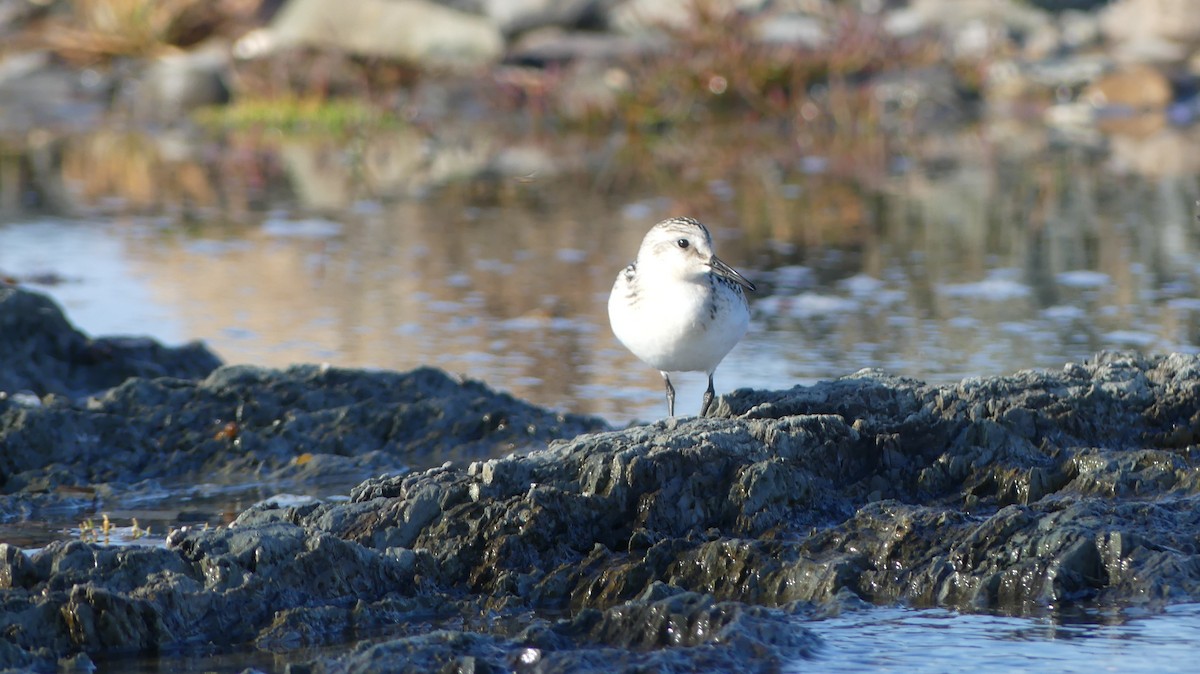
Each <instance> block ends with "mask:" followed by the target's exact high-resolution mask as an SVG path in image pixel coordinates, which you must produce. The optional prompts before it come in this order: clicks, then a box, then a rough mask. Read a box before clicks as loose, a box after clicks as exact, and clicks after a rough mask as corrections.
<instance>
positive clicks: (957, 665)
mask: <svg viewBox="0 0 1200 674" xmlns="http://www.w3.org/2000/svg"><path fill="white" fill-rule="evenodd" d="M805 626H806V627H808V628H809V629H812V630H813V631H814V632H816V633H817V634H818V635H819V636H820V637H821V638H822V640H823V646H822V648H821V649H820V650H818V651H817V654H816V657H815V659H814V660H815V662H814V661H812V660H810V661H801V662H797V663H796V664H795V666H794V668H792V669H791V670H790V671H797V672H799V671H822V672H833V673H838V672H864V671H870V672H905V673H906V674H907V673H909V672H962V671H970V672H973V674H1000V673H1001V672H1063V673H1075V672H1078V673H1079V674H1095V673H1096V672H1126V673H1131V674H1141V673H1146V674H1150V673H1151V672H1155V673H1158V672H1191V671H1194V670H1195V663H1194V662H1193V660H1194V658H1195V635H1196V634H1198V633H1200V604H1180V605H1177V606H1171V607H1167V608H1166V609H1165V610H1164V611H1163V612H1162V613H1159V614H1154V615H1148V616H1140V617H1131V616H1130V615H1086V616H1084V618H1083V620H1079V619H1071V620H1062V619H1049V618H1015V617H1007V616H994V615H977V614H966V615H964V614H958V613H954V612H952V611H946V610H942V609H924V610H911V609H872V610H866V611H860V612H854V613H849V614H844V615H841V616H838V617H836V618H829V619H826V620H820V621H815V622H808V623H805ZM814 665H816V666H815V667H814Z"/></svg>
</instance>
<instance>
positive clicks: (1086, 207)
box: [0, 121, 1200, 421]
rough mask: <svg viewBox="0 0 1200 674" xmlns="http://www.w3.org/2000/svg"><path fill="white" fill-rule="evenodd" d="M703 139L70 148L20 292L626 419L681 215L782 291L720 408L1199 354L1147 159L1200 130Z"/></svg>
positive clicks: (735, 134)
mask: <svg viewBox="0 0 1200 674" xmlns="http://www.w3.org/2000/svg"><path fill="white" fill-rule="evenodd" d="M701 134H702V135H701V136H699V137H695V138H687V139H685V138H679V137H671V136H668V137H664V138H658V139H646V138H642V139H637V138H624V139H616V140H614V139H606V140H604V141H596V140H594V139H593V140H588V139H577V138H572V137H568V138H566V139H562V140H556V139H553V138H537V137H533V138H525V139H522V140H521V141H520V142H510V143H504V142H501V141H500V140H498V139H496V138H485V139H474V140H472V139H471V138H470V137H464V136H455V135H453V134H443V135H441V136H438V137H437V138H434V137H432V136H430V135H428V134H421V133H418V132H416V131H414V130H412V129H406V130H401V131H396V132H389V134H388V135H387V136H385V137H382V138H379V139H375V138H372V139H369V140H368V139H361V138H359V139H349V140H346V141H339V142H334V141H328V140H326V141H316V140H311V139H308V140H294V141H293V140H282V139H271V140H270V142H266V141H264V140H263V139H261V138H260V139H257V140H254V141H251V140H247V139H245V138H239V137H229V138H222V139H208V140H205V139H194V138H191V139H189V138H182V137H170V138H168V137H153V138H151V137H142V136H137V135H136V134H132V135H131V134H130V133H129V132H122V133H120V134H117V133H115V132H110V131H99V132H97V133H95V134H91V135H82V136H77V137H69V138H61V139H57V140H56V141H54V142H53V143H49V144H43V145H41V146H39V147H38V148H37V149H31V150H29V151H28V153H27V154H26V155H25V156H26V159H25V160H24V161H27V162H29V163H36V164H38V165H39V166H45V167H49V168H47V169H46V170H45V171H43V172H42V173H39V174H37V175H38V176H40V177H37V178H36V179H32V178H31V179H30V184H29V186H27V188H24V189H16V190H15V192H14V190H13V189H9V190H6V192H5V194H8V195H10V197H8V198H7V200H6V201H5V204H4V208H3V213H4V214H5V218H4V223H3V224H0V271H2V272H4V273H7V274H10V275H15V276H17V277H18V278H25V279H32V280H36V278H35V277H36V276H37V275H40V274H45V273H47V272H50V273H52V274H56V275H57V276H59V277H61V278H62V279H63V280H64V282H62V283H59V284H56V285H52V286H47V287H45V289H46V290H48V291H49V292H50V293H51V294H54V295H56V296H58V297H59V298H60V299H62V300H63V301H64V302H65V303H66V304H67V305H68V308H69V310H70V311H71V315H72V318H73V319H75V320H76V321H78V322H79V323H80V324H81V325H82V327H84V328H85V329H87V330H89V331H91V332H94V333H116V332H124V333H129V332H148V333H150V334H153V335H155V336H158V337H160V338H163V339H165V340H167V341H171V342H178V341H182V340H184V339H190V338H201V339H204V340H206V341H208V342H209V343H210V344H211V345H212V346H213V347H214V348H215V349H216V350H217V351H218V353H220V354H221V355H222V357H223V358H225V359H226V360H227V361H230V362H250V363H257V364H262V365H271V366H283V365H287V364H289V363H293V362H310V361H326V362H331V363H335V364H338V365H344V366H363V367H379V368H391V369H407V368H411V367H415V366H418V365H425V364H432V365H437V366H440V367H443V368H446V369H447V370H450V371H453V372H459V373H462V374H464V375H466V376H469V377H472V378H477V379H482V380H484V381H486V382H488V383H489V384H491V385H493V386H494V387H496V388H500V389H505V390H508V391H511V392H513V393H514V394H516V395H518V396H521V397H525V398H528V399H530V400H533V401H535V402H537V403H540V404H544V405H550V406H553V407H557V408H560V409H569V410H575V411H581V412H591V413H597V414H601V415H604V416H606V417H608V418H610V419H612V420H614V421H625V420H629V419H632V418H639V417H640V418H656V417H659V416H661V415H662V413H663V409H662V407H663V403H662V400H661V393H660V390H659V387H660V385H661V383H660V380H659V378H658V376H657V374H656V373H654V372H653V371H651V370H650V369H649V368H647V367H646V366H644V365H642V364H640V363H638V362H637V361H635V360H634V359H633V358H632V356H630V355H629V354H628V353H626V352H625V351H624V350H623V349H621V348H620V347H619V345H618V344H617V343H616V342H615V340H614V338H613V337H612V336H611V333H610V332H609V329H608V325H607V317H606V314H605V298H606V296H607V293H608V290H609V288H610V286H611V283H612V279H613V277H614V276H615V274H616V271H617V270H619V269H620V268H621V267H623V266H624V265H625V264H627V263H628V262H629V261H630V260H631V259H632V257H633V255H634V253H635V251H636V250H637V246H638V243H639V242H640V240H641V237H642V235H643V234H644V232H645V230H646V229H647V228H648V227H649V226H650V224H652V223H653V222H655V221H657V220H658V219H661V218H664V217H667V216H669V215H674V214H679V213H691V214H695V215H698V216H700V217H702V218H703V219H704V220H706V221H707V222H708V223H709V224H710V226H711V227H712V229H713V230H714V235H715V236H716V237H718V238H719V239H721V240H720V242H719V245H720V248H721V249H722V251H724V257H726V258H727V259H729V260H730V261H731V262H732V263H734V264H735V265H736V266H738V267H739V268H742V269H745V270H747V273H748V275H749V276H750V277H751V278H753V279H754V280H755V281H756V282H760V285H761V287H762V290H761V291H760V292H759V293H757V294H756V296H755V297H754V298H752V302H753V308H754V312H755V319H754V325H753V326H752V328H751V333H750V335H748V336H747V338H746V339H745V340H743V342H742V344H741V345H739V347H738V348H737V349H735V351H734V352H733V353H732V354H731V355H730V356H729V357H728V358H727V359H726V361H725V362H724V364H723V365H722V367H721V369H720V370H719V371H718V376H717V380H718V381H717V384H718V389H719V390H720V391H727V390H731V389H733V388H736V387H741V386H756V387H770V388H785V387H789V386H792V385H795V384H797V383H809V382H812V381H814V380H816V379H819V378H826V377H833V376H839V375H842V374H846V373H849V372H853V371H855V370H858V369H860V368H863V367H882V368H884V369H887V370H890V371H893V372H896V373H899V374H904V375H910V376H914V377H918V378H921V379H925V380H929V381H947V380H954V379H958V378H961V377H964V376H975V375H983V374H993V373H1004V372H1009V371H1012V370H1014V369H1017V368H1023V367H1041V366H1047V367H1055V366H1059V365H1061V364H1062V363H1063V362H1065V361H1067V360H1077V359H1081V358H1085V357H1087V356H1088V355H1090V354H1091V353H1093V352H1094V351H1096V350H1098V349H1102V348H1139V349H1142V350H1146V351H1151V352H1160V351H1172V350H1184V351H1193V350H1195V349H1196V348H1197V346H1198V345H1200V301H1197V299H1196V287H1197V274H1198V273H1200V265H1198V264H1197V259H1196V255H1195V253H1196V245H1197V227H1196V221H1195V219H1194V216H1193V210H1194V207H1193V204H1194V202H1195V201H1196V199H1197V197H1198V196H1200V194H1198V192H1200V188H1198V186H1197V183H1196V181H1195V179H1194V177H1193V175H1192V173H1191V168H1193V167H1192V166H1191V164H1190V163H1188V162H1187V161H1185V160H1184V159H1182V157H1186V156H1200V153H1192V154H1191V155H1188V154H1187V152H1184V151H1183V150H1179V151H1177V152H1175V154H1176V155H1179V157H1181V159H1180V160H1179V161H1166V160H1164V161H1162V162H1153V161H1150V160H1148V159H1147V158H1146V154H1145V153H1147V152H1149V153H1158V152H1159V150H1161V149H1162V148H1163V147H1172V148H1184V149H1193V148H1195V146H1196V139H1195V137H1194V136H1195V132H1194V131H1181V130H1177V129H1159V130H1157V131H1156V132H1155V133H1154V134H1152V135H1150V136H1146V137H1135V136H1120V135H1114V136H1111V137H1110V139H1109V141H1108V143H1107V145H1087V146H1085V145H1078V144H1060V143H1059V140H1058V139H1057V138H1056V137H1054V136H1053V135H1052V134H1051V133H1050V132H1049V131H1047V130H1045V129H1042V128H1041V127H1030V126H1022V125H1016V124H1014V123H1012V122H1011V121H1004V122H996V123H986V124H982V125H976V126H967V127H963V128H959V129H956V130H948V131H947V132H946V133H944V134H941V135H938V136H933V137H927V138H922V139H920V141H921V142H916V141H914V140H912V139H905V141H904V142H900V141H899V140H896V139H890V140H889V139H881V138H871V139H868V140H867V141H866V142H864V143H862V144H860V145H857V146H849V147H847V146H844V145H838V144H832V143H831V144H829V145H828V146H824V147H821V146H816V145H812V144H811V142H810V141H809V140H805V141H802V140H800V139H798V140H796V142H795V143H780V142H779V137H778V135H777V133H776V132H774V131H772V130H770V129H735V130H729V129H726V130H720V129H718V130H715V131H712V130H710V131H706V132H701ZM1164 134H1167V135H1168V136H1169V138H1170V140H1169V141H1164V140H1163V135H1164ZM810 140H811V139H810ZM689 141H690V142H689ZM801 146H803V147H805V148H806V151H805V153H803V154H801V153H800V151H799V150H798V149H797V148H799V147H801ZM38 153H41V154H40V155H39V154H38ZM35 155H36V156H38V157H40V159H37V161H36V162H35V161H34V159H32V157H34V156H35ZM1172 156H1174V155H1172ZM559 157H562V159H561V160H559ZM54 167H57V168H56V169H55V168H54ZM464 175H469V176H474V177H473V178H471V179H460V178H461V176H464ZM28 190H34V191H36V192H37V193H38V194H43V195H54V198H53V199H50V198H42V199H40V200H39V201H38V204H39V208H40V210H41V211H42V212H43V213H50V214H52V216H45V215H43V216H38V217H35V216H34V215H32V214H31V213H30V209H28V208H27V207H25V206H23V205H22V204H23V203H24V202H22V201H21V200H20V199H16V200H15V201H14V199H15V197H12V196H11V195H12V194H14V193H22V192H26V191H28ZM100 214H103V216H101V215H100ZM83 216H86V217H87V218H88V219H87V220H81V219H80V217H83ZM131 299H132V300H133V301H130V300H131ZM682 383H683V387H681V398H680V402H679V405H680V409H681V410H690V409H694V408H697V407H698V405H699V395H700V392H701V389H702V387H703V381H702V377H697V378H691V379H688V378H685V379H684V380H683V382H682Z"/></svg>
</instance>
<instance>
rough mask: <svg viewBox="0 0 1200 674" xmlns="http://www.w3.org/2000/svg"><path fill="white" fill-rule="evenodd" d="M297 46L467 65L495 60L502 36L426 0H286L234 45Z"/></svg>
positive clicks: (245, 50) (246, 48)
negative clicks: (265, 23)
mask: <svg viewBox="0 0 1200 674" xmlns="http://www.w3.org/2000/svg"><path fill="white" fill-rule="evenodd" d="M251 45H253V48H251ZM296 45H312V46H319V47H325V48H330V49H338V50H342V51H345V52H348V53H351V54H357V55H360V56H377V57H383V58H391V59H399V60H403V61H409V62H412V63H417V64H420V65H423V66H433V67H451V68H460V67H465V68H470V67H475V66H479V65H483V64H487V63H491V62H493V61H495V60H497V59H498V58H499V57H500V54H501V52H502V51H503V48H504V40H503V37H502V36H501V34H500V30H499V29H498V28H497V27H496V25H495V24H494V23H493V22H491V21H489V20H488V19H486V18H484V17H482V16H477V15H473V14H468V13H465V12H460V11H458V10H455V9H451V8H449V7H442V6H440V5H437V4H434V3H432V2H426V1H425V0H358V1H356V2H353V3H344V2H336V1H334V0H291V1H290V2H288V3H287V4H286V5H285V6H284V8H283V9H282V10H281V11H280V12H279V13H278V14H277V15H276V16H275V18H274V20H273V21H272V22H271V25H270V26H269V27H268V28H267V29H265V32H256V33H255V34H253V35H250V36H247V37H246V38H244V39H243V42H242V43H240V45H239V47H237V48H235V50H236V51H237V52H238V53H240V54H247V55H250V54H254V55H257V54H261V53H263V52H264V51H269V50H273V49H278V48H284V47H288V46H296Z"/></svg>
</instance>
